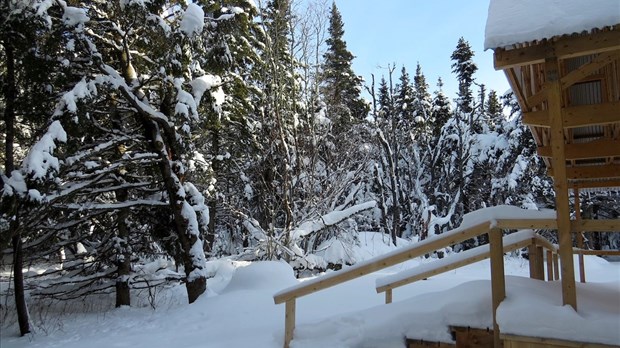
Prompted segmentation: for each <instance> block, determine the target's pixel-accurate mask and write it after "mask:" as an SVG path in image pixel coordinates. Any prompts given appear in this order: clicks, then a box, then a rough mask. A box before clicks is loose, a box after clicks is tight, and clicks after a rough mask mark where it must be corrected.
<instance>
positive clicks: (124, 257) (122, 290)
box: [116, 189, 131, 308]
mask: <svg viewBox="0 0 620 348" xmlns="http://www.w3.org/2000/svg"><path fill="white" fill-rule="evenodd" d="M116 196H117V198H118V201H119V202H124V201H126V200H127V190H126V189H122V190H118V191H117V193H116ZM128 216H129V211H128V209H127V208H123V209H121V210H120V211H119V212H118V216H117V219H118V222H117V224H118V237H119V238H120V239H122V240H123V242H122V244H121V248H122V250H120V251H119V253H120V255H118V257H119V259H118V260H117V261H116V267H117V269H116V276H117V277H116V307H117V308H118V307H121V306H130V305H131V296H130V288H129V275H130V274H131V253H130V252H129V250H130V249H129V229H128V228H127V221H126V220H127V217H128Z"/></svg>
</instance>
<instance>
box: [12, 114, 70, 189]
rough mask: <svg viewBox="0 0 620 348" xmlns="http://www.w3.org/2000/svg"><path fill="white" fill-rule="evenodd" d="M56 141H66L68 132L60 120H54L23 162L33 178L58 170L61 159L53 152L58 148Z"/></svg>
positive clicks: (26, 170)
mask: <svg viewBox="0 0 620 348" xmlns="http://www.w3.org/2000/svg"><path fill="white" fill-rule="evenodd" d="M56 141H58V142H63V143H64V142H66V141H67V133H66V132H65V130H64V129H63V128H62V125H61V124H60V121H54V122H52V124H50V126H49V127H48V129H47V132H46V133H45V134H44V135H43V136H42V137H41V139H40V140H39V141H38V142H37V143H36V144H34V146H33V147H32V149H31V150H30V152H29V153H28V156H27V157H26V159H24V162H23V168H24V171H25V172H26V173H27V174H29V175H31V176H32V178H33V179H35V180H37V179H40V180H41V179H44V178H46V177H47V175H48V174H50V173H51V172H54V171H55V172H58V170H59V165H60V163H59V161H58V158H56V157H54V155H53V153H54V150H55V149H56V143H55V142H56Z"/></svg>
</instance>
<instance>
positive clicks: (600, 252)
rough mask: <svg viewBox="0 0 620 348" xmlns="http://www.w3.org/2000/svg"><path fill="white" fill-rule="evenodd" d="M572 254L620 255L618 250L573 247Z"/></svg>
mask: <svg viewBox="0 0 620 348" xmlns="http://www.w3.org/2000/svg"><path fill="white" fill-rule="evenodd" d="M573 254H575V255H596V256H603V255H610V256H618V255H620V250H585V249H574V250H573Z"/></svg>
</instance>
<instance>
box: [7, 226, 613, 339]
mask: <svg viewBox="0 0 620 348" xmlns="http://www.w3.org/2000/svg"><path fill="white" fill-rule="evenodd" d="M360 241H361V245H360V246H359V248H356V249H354V250H350V252H351V253H353V254H354V255H356V257H357V258H368V257H371V256H373V255H377V254H380V253H385V252H387V251H390V249H392V247H390V246H388V245H386V244H385V243H388V244H389V242H388V239H387V238H381V236H380V235H378V234H365V233H362V234H360ZM359 261H361V260H359ZM431 261H432V259H431V260H421V259H418V260H412V261H409V262H407V263H405V264H401V265H398V266H395V267H392V268H390V269H387V270H384V271H380V272H376V273H373V274H371V275H368V276H365V277H362V278H359V279H356V280H353V281H350V282H348V283H344V284H341V285H339V286H335V287H332V288H329V289H327V290H324V291H321V292H318V293H315V294H312V295H308V296H306V297H303V298H301V299H299V300H298V301H297V328H296V331H295V339H294V341H293V344H292V345H293V347H297V348H299V347H379V346H380V347H403V346H404V344H403V338H404V336H405V335H409V336H411V337H415V338H424V339H427V340H441V341H446V340H447V341H449V340H450V335H449V333H448V331H447V326H446V325H459V324H461V325H470V326H481V327H486V326H490V325H491V312H490V308H491V299H490V282H489V278H490V272H489V263H488V261H482V262H478V263H476V264H472V265H470V266H467V267H464V268H461V269H459V270H456V271H451V272H448V273H445V274H442V275H439V276H436V277H432V278H430V279H428V280H425V281H419V282H416V283H414V284H410V285H407V286H404V287H402V288H398V289H395V290H394V303H392V304H390V305H385V304H383V303H384V297H383V294H377V293H376V291H375V280H376V279H377V278H380V277H385V276H386V275H390V274H393V273H395V272H398V271H402V270H403V269H406V268H408V267H413V266H415V265H417V264H420V263H422V262H431ZM210 266H211V267H212V271H213V272H214V274H215V277H213V278H211V279H209V283H208V287H209V290H208V294H207V296H202V297H201V298H199V299H198V301H197V302H196V303H195V304H192V305H188V304H185V299H186V296H185V289H184V287H182V286H176V287H173V288H170V289H167V290H165V291H161V292H159V293H158V294H157V296H156V298H157V303H158V305H157V307H156V309H155V310H153V309H152V308H150V307H148V306H147V305H146V304H148V301H147V300H146V298H147V296H146V293H143V294H142V295H141V298H140V299H137V300H136V301H134V302H135V303H142V304H144V305H143V307H140V308H137V307H132V308H120V309H109V310H106V311H100V310H97V308H93V307H97V306H92V305H91V306H88V305H83V306H82V307H81V308H83V310H80V309H79V308H80V307H79V306H76V305H74V306H72V307H70V308H71V309H65V314H64V316H63V317H62V319H61V320H59V319H57V318H56V314H55V312H54V311H55V310H57V309H56V307H58V305H55V306H50V308H49V309H48V311H47V312H45V311H44V312H43V313H39V314H37V315H38V319H40V318H43V319H45V320H44V324H43V325H40V326H39V327H37V329H36V330H35V332H34V333H33V334H30V335H28V336H26V337H21V338H20V337H18V335H17V332H18V330H17V327H16V325H15V324H14V323H12V322H9V321H11V320H14V319H11V318H12V317H10V316H7V317H5V318H2V320H3V321H5V322H3V323H2V331H1V336H0V346H1V347H2V348H12V347H50V348H52V347H62V348H73V347H76V348H77V347H80V348H82V347H88V348H97V347H106V348H108V347H149V348H160V347H161V348H164V347H166V348H168V347H178V348H181V347H187V348H189V347H274V348H275V347H281V346H282V341H283V336H284V306H283V305H275V304H274V302H273V294H274V293H276V292H278V291H280V290H282V289H284V288H286V287H289V286H292V285H295V284H297V282H298V280H296V279H295V277H294V274H293V271H292V269H291V268H290V266H289V265H287V264H285V263H283V262H275V261H274V262H255V263H247V262H231V261H227V260H220V261H215V262H211V264H210ZM505 267H506V274H507V275H508V277H507V299H506V300H505V301H504V303H502V306H501V307H500V314H499V321H500V324H503V325H504V326H505V327H506V328H510V329H511V330H512V331H511V332H513V333H519V332H518V330H519V329H527V330H532V328H538V331H537V332H538V333H540V334H550V335H552V336H553V335H555V334H558V332H554V331H553V330H556V329H557V328H558V327H559V328H560V329H563V330H564V331H562V330H560V331H561V332H560V333H562V334H564V335H566V334H567V333H568V334H569V335H570V333H571V332H572V334H573V335H577V334H579V332H581V333H580V334H581V335H584V334H586V335H587V334H591V335H596V336H597V337H602V339H599V341H601V340H602V341H601V342H602V343H611V344H616V345H620V333H619V330H617V329H618V328H620V263H608V262H606V261H604V260H603V259H600V258H597V257H586V276H587V280H588V281H589V283H588V284H585V285H583V284H578V289H577V290H578V296H580V299H579V306H580V307H579V312H577V313H575V312H573V311H572V309H570V308H567V307H562V306H561V297H560V284H559V282H551V283H546V282H541V281H536V280H530V279H529V278H526V277H527V275H528V273H529V268H528V264H527V261H526V260H524V259H522V258H518V257H506V263H505ZM302 281H303V280H302ZM584 295H587V296H588V298H587V299H586V298H582V296H584ZM528 296H529V297H528ZM463 299H467V301H463ZM140 300H141V301H140ZM110 301H112V300H110ZM4 303H5V298H2V304H3V305H4ZM601 303H603V304H602V305H601ZM523 310H531V311H534V313H536V314H537V315H534V316H530V317H524V316H522V315H517V313H518V312H519V311H523ZM539 314H540V315H539ZM558 316H560V317H558ZM38 319H37V320H38ZM550 321H560V322H561V323H563V324H562V325H559V326H558V325H557V323H556V324H555V325H552V326H551V327H550V326H549V325H548V324H549V323H550ZM554 327H555V328H556V329H554ZM579 330H581V331H579ZM575 332H576V333H575ZM579 338H581V339H585V340H589V339H593V338H594V337H583V336H581V337H579Z"/></svg>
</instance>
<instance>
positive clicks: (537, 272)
mask: <svg viewBox="0 0 620 348" xmlns="http://www.w3.org/2000/svg"><path fill="white" fill-rule="evenodd" d="M527 250H528V254H529V257H530V278H532V279H538V280H545V270H544V266H543V253H542V247H539V246H537V245H536V244H534V243H532V244H530V245H529V246H528V247H527Z"/></svg>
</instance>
